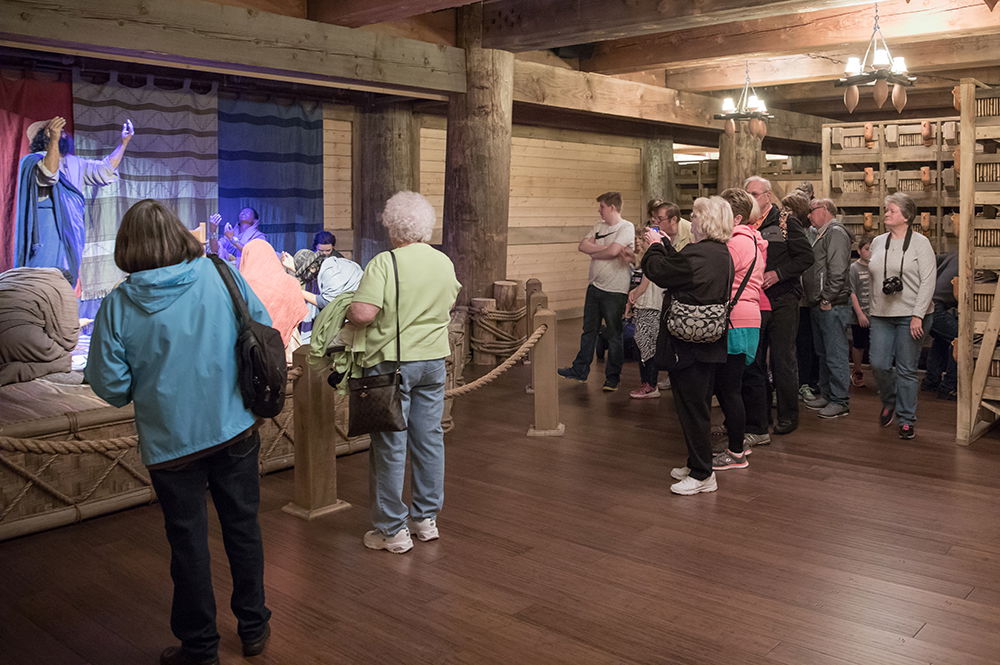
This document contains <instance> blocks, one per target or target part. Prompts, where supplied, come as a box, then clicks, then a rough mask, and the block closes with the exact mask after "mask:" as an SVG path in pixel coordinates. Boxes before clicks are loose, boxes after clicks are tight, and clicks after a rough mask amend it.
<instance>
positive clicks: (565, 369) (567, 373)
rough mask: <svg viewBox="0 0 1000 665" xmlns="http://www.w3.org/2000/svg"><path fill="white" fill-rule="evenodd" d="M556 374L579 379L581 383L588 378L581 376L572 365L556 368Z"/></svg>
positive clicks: (575, 379)
mask: <svg viewBox="0 0 1000 665" xmlns="http://www.w3.org/2000/svg"><path fill="white" fill-rule="evenodd" d="M556 374H558V375H559V376H561V377H563V378H564V379H571V380H573V381H579V382H580V383H586V382H587V379H586V378H581V377H580V375H579V374H577V373H576V372H574V371H573V368H572V367H562V368H560V369H557V370H556Z"/></svg>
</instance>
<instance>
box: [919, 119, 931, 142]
mask: <svg viewBox="0 0 1000 665" xmlns="http://www.w3.org/2000/svg"><path fill="white" fill-rule="evenodd" d="M920 138H922V139H923V140H924V146H925V147H927V148H929V147H931V146H932V145H934V132H933V130H932V129H931V123H930V120H921V121H920Z"/></svg>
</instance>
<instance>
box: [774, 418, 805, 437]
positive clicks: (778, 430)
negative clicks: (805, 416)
mask: <svg viewBox="0 0 1000 665" xmlns="http://www.w3.org/2000/svg"><path fill="white" fill-rule="evenodd" d="M798 427H799V424H798V422H796V421H794V420H779V421H778V424H777V425H775V426H774V433H775V434H791V433H792V432H794V431H795V430H797V429H798Z"/></svg>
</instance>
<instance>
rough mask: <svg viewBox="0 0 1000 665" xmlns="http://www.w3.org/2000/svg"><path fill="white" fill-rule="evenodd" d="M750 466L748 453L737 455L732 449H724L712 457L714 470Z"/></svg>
mask: <svg viewBox="0 0 1000 665" xmlns="http://www.w3.org/2000/svg"><path fill="white" fill-rule="evenodd" d="M748 466H750V462H748V461H747V456H746V453H741V454H739V455H737V454H736V453H734V452H733V451H731V450H723V451H722V452H721V453H719V454H718V455H716V456H715V457H713V458H712V471H727V470H729V469H745V468H747V467H748Z"/></svg>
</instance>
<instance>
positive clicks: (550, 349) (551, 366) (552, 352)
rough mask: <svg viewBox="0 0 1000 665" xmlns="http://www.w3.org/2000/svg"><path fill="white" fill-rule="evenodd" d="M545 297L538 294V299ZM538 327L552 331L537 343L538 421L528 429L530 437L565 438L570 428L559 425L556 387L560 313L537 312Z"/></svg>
mask: <svg viewBox="0 0 1000 665" xmlns="http://www.w3.org/2000/svg"><path fill="white" fill-rule="evenodd" d="M539 295H541V296H542V297H544V294H539V293H535V294H532V297H534V298H537V297H538V296H539ZM533 322H534V326H535V328H537V327H538V326H540V325H545V326H547V327H548V329H547V330H546V331H545V334H544V335H542V338H541V339H540V340H538V343H537V344H535V349H534V351H535V360H534V362H533V363H532V364H531V383H532V386H533V387H534V396H535V422H534V423H533V424H532V425H531V427H529V428H528V436H562V435H563V434H564V433H565V432H566V426H565V425H563V424H562V423H561V422H559V386H557V385H556V313H555V312H553V311H552V310H550V309H539V310H537V311H535V314H534V317H533Z"/></svg>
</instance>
